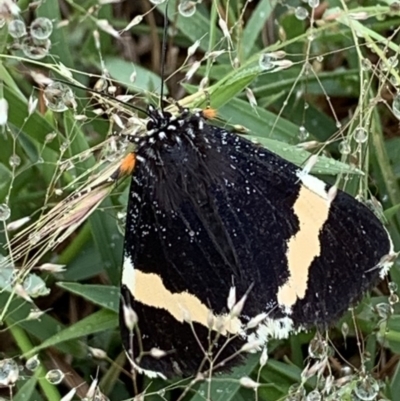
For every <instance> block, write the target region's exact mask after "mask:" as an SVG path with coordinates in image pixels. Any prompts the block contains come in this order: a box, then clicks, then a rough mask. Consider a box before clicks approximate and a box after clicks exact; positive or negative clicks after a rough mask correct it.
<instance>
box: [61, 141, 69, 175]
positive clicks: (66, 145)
mask: <svg viewBox="0 0 400 401" xmlns="http://www.w3.org/2000/svg"><path fill="white" fill-rule="evenodd" d="M70 145H71V144H70V142H69V141H64V142H63V143H62V144H61V145H60V152H65V151H66V150H67V149H68V148H69V146H70ZM68 168H69V166H67V169H68Z"/></svg>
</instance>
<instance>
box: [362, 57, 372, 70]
mask: <svg viewBox="0 0 400 401" xmlns="http://www.w3.org/2000/svg"><path fill="white" fill-rule="evenodd" d="M371 67H372V64H371V61H369V59H367V58H363V59H362V60H361V68H362V69H363V70H364V71H369V70H370V69H371Z"/></svg>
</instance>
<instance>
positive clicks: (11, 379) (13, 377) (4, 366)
mask: <svg viewBox="0 0 400 401" xmlns="http://www.w3.org/2000/svg"><path fill="white" fill-rule="evenodd" d="M18 378H19V368H18V365H17V363H16V362H15V361H14V360H13V359H3V360H2V361H0V387H9V386H12V385H13V384H14V383H15V382H16V381H17V380H18Z"/></svg>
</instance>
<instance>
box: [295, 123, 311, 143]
mask: <svg viewBox="0 0 400 401" xmlns="http://www.w3.org/2000/svg"><path fill="white" fill-rule="evenodd" d="M309 136H310V134H309V132H308V131H307V129H306V128H305V127H304V126H303V125H301V126H300V127H299V132H298V134H297V137H298V138H299V140H300V141H305V140H306V139H307V138H308V137H309Z"/></svg>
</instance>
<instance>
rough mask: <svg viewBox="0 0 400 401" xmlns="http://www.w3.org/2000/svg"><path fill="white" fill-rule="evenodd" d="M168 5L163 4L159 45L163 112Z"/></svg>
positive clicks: (162, 108) (161, 106) (161, 105)
mask: <svg viewBox="0 0 400 401" xmlns="http://www.w3.org/2000/svg"><path fill="white" fill-rule="evenodd" d="M168 3H169V1H168V0H167V3H166V4H165V15H164V31H163V38H162V45H161V90H160V108H161V110H162V112H164V107H163V100H164V84H165V63H166V54H167V34H168Z"/></svg>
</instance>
